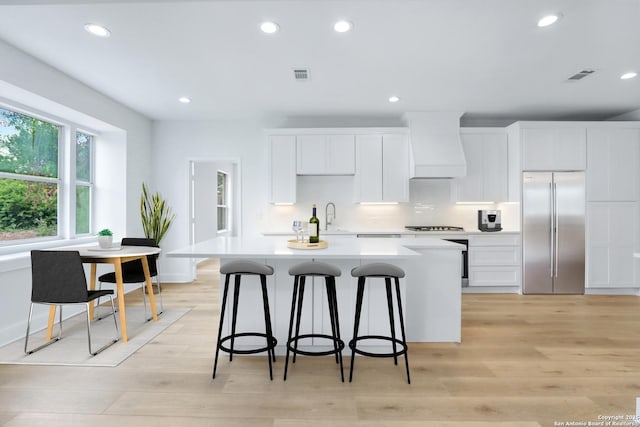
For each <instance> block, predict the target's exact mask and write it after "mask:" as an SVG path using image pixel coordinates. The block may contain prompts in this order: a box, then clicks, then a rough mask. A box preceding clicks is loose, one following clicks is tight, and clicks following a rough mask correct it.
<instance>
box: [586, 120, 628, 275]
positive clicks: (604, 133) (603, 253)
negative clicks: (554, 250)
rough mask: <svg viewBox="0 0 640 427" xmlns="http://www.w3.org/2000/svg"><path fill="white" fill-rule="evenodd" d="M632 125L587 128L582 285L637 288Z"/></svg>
mask: <svg viewBox="0 0 640 427" xmlns="http://www.w3.org/2000/svg"><path fill="white" fill-rule="evenodd" d="M639 167H640V129H639V128H638V124H637V123H636V124H635V125H634V124H630V123H616V124H609V123H603V124H599V125H595V126H590V127H589V128H588V130H587V173H586V175H587V184H586V187H587V188H586V190H587V218H586V223H587V285H586V286H587V288H637V287H638V286H640V281H639V277H638V263H637V262H636V261H635V260H634V258H633V253H634V252H638V248H639V247H640V244H639V243H640V242H639V240H640V237H639V234H638V233H639V230H638V227H639V225H638V220H639V218H640V217H639V216H638V204H637V201H638V200H639V197H638V196H639V194H638V191H639V188H638V178H639V176H638V168H639Z"/></svg>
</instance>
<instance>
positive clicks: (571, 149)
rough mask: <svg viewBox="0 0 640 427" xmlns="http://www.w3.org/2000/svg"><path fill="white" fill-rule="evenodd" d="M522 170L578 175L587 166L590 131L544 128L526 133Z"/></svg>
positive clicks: (523, 136) (572, 128)
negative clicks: (563, 172) (570, 172)
mask: <svg viewBox="0 0 640 427" xmlns="http://www.w3.org/2000/svg"><path fill="white" fill-rule="evenodd" d="M521 138H522V169H523V170H528V171H535V170H548V171H556V170H557V171H574V170H584V169H585V168H586V166H587V149H586V147H587V145H586V129H585V128H584V127H582V126H579V125H576V126H569V127H567V126H560V125H557V126H552V125H550V126H541V127H531V128H523V129H522V134H521Z"/></svg>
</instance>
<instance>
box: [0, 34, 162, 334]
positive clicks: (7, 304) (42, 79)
mask: <svg viewBox="0 0 640 427" xmlns="http://www.w3.org/2000/svg"><path fill="white" fill-rule="evenodd" d="M0 58H2V65H1V66H0V98H2V99H4V100H5V102H9V103H11V104H19V105H21V106H22V107H24V108H28V109H35V110H38V111H41V112H43V113H46V114H51V115H54V116H56V117H59V118H63V119H66V120H69V121H73V122H76V123H79V124H83V125H85V126H87V127H88V128H91V129H93V130H96V131H99V132H101V133H103V137H102V138H103V142H104V143H105V144H111V146H109V147H108V148H107V147H102V148H103V149H102V150H101V151H100V152H99V153H97V154H100V153H104V155H105V157H109V158H110V159H111V160H110V161H111V162H112V164H113V165H115V167H114V168H113V169H111V170H106V171H105V170H102V171H101V172H100V173H99V174H98V176H97V177H96V185H99V186H104V188H105V190H106V191H105V193H106V194H104V197H103V198H102V200H101V201H100V202H99V203H101V204H102V205H107V206H112V207H113V210H112V213H111V214H109V213H108V212H109V211H108V210H107V209H101V210H100V212H99V213H98V214H97V215H96V217H95V219H96V222H97V225H98V226H100V225H102V224H116V226H117V227H118V230H117V234H119V236H120V237H121V236H124V235H125V234H126V235H142V226H141V225H140V219H139V213H138V200H139V194H140V186H141V183H142V182H143V181H147V182H150V181H151V180H152V162H151V161H149V160H148V158H149V152H150V150H151V122H150V120H148V119H147V118H145V117H144V116H142V115H141V114H138V113H136V112H135V111H133V110H131V109H129V108H127V107H125V106H123V105H122V104H119V103H118V102H116V101H114V100H112V99H110V98H108V97H106V96H104V95H102V94H100V93H99V92H96V91H95V90H93V89H91V88H89V87H87V86H85V85H84V84H82V83H80V82H79V81H77V80H74V79H72V78H70V77H68V76H66V75H65V74H63V73H61V72H60V71H58V70H56V69H54V68H52V67H49V66H48V65H46V64H44V63H42V62H40V61H39V60H36V59H35V58H33V57H31V56H29V55H27V54H26V53H24V52H22V51H20V50H18V49H16V48H14V47H13V46H11V45H9V44H7V43H5V42H3V41H1V40H0ZM97 151H99V150H98V149H97ZM107 161H109V160H107ZM123 162H125V163H126V165H125V167H124V168H121V167H120V166H121V164H122V163H123ZM119 169H122V170H124V171H126V173H121V172H119ZM30 292H31V272H30V264H29V257H28V253H26V252H25V253H23V254H20V255H17V256H11V257H6V256H5V257H0V299H2V307H3V309H2V310H0V345H2V344H4V343H7V342H10V341H13V340H15V339H20V338H23V337H24V332H25V330H26V320H27V314H28V308H29V295H30ZM69 312H70V310H66V313H69ZM45 319H46V310H44V311H42V312H38V313H37V315H36V316H35V318H34V321H35V322H34V326H35V327H36V328H38V327H42V326H44V325H45Z"/></svg>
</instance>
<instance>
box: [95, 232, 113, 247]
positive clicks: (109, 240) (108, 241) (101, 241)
mask: <svg viewBox="0 0 640 427" xmlns="http://www.w3.org/2000/svg"><path fill="white" fill-rule="evenodd" d="M98 245H100V247H101V248H102V249H108V248H110V247H111V246H112V245H113V233H112V232H111V230H109V229H108V228H103V229H102V230H100V231H98Z"/></svg>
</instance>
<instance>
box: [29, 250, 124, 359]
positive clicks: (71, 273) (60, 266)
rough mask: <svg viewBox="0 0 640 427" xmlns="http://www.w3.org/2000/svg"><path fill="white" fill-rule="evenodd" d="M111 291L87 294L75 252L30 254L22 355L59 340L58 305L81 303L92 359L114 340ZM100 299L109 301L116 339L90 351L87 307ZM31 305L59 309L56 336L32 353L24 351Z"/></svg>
mask: <svg viewBox="0 0 640 427" xmlns="http://www.w3.org/2000/svg"><path fill="white" fill-rule="evenodd" d="M112 295H113V291H112V290H104V291H90V290H88V289H87V279H86V277H85V275H84V268H83V267H82V260H81V258H80V253H79V252H77V251H35V250H34V251H31V305H30V307H29V320H28V322H27V334H26V336H25V340H24V352H25V353H27V354H32V353H34V352H36V351H38V350H40V349H42V348H44V347H47V346H48V345H51V344H53V343H55V342H57V341H59V340H60V339H62V306H63V305H66V304H85V306H86V312H87V335H88V341H89V353H90V354H91V355H92V356H95V355H96V354H98V353H100V352H102V351H103V350H105V349H106V348H107V347H109V346H111V345H113V344H114V343H116V342H117V341H118V337H119V332H118V322H117V320H116V315H115V307H114V305H113V297H112ZM101 296H109V298H110V299H111V314H112V316H113V322H114V325H115V328H116V336H115V338H114V339H112V340H111V341H110V342H109V343H107V344H106V345H104V346H103V347H101V348H99V349H98V350H96V351H93V349H92V348H91V319H90V318H89V304H91V303H92V302H93V301H94V300H95V299H97V298H99V297H101ZM34 304H46V305H56V306H59V309H58V310H59V312H60V315H59V333H58V336H57V337H56V338H54V339H51V340H49V341H48V342H46V343H44V344H43V345H41V346H39V347H36V348H34V349H32V350H29V349H28V345H29V333H30V330H31V318H32V315H33V305H34Z"/></svg>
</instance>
